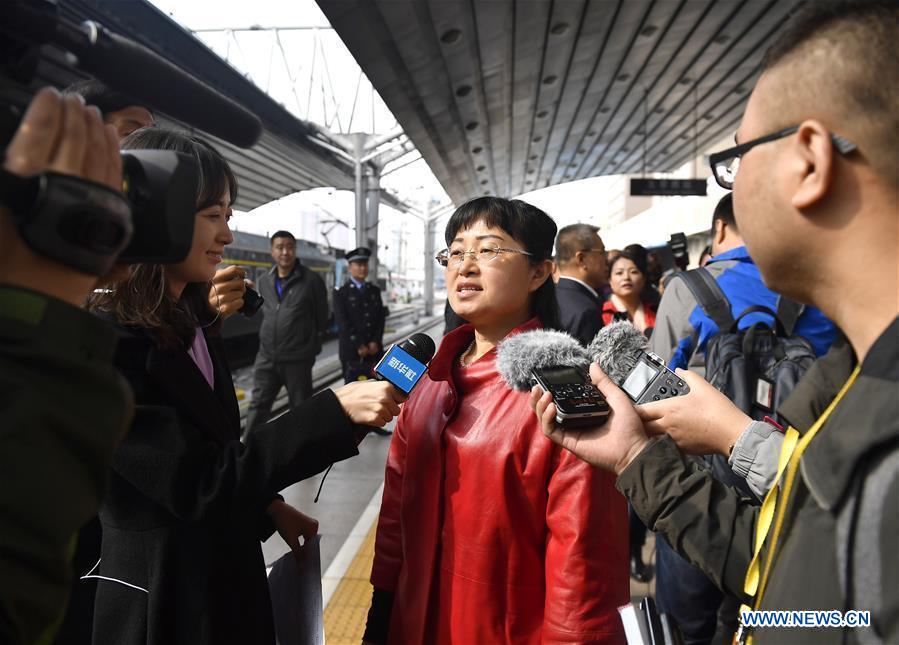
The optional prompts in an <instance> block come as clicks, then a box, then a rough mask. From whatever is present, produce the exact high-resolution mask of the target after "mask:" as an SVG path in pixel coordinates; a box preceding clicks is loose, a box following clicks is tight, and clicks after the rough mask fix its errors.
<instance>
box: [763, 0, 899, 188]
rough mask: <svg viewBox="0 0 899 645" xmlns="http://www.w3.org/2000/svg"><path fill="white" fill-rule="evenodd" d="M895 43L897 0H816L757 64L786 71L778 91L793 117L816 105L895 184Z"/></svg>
mask: <svg viewBox="0 0 899 645" xmlns="http://www.w3.org/2000/svg"><path fill="white" fill-rule="evenodd" d="M897 42H899V3H897V2H896V0H814V1H813V2H806V3H804V5H803V6H802V7H801V8H800V9H799V10H798V11H797V12H796V13H795V15H794V16H793V17H792V18H791V19H790V21H789V22H788V23H787V25H786V26H785V27H784V30H783V31H782V32H781V33H780V35H779V36H778V37H777V39H776V40H775V42H774V44H773V45H772V46H771V47H770V48H769V49H768V51H767V52H766V54H765V57H764V60H763V62H762V69H763V72H765V73H768V72H770V71H772V70H773V68H777V69H780V68H781V67H783V68H785V69H789V72H788V74H787V76H786V77H785V78H784V79H783V82H782V85H781V87H779V88H777V90H776V93H777V94H778V95H779V96H780V100H781V101H783V102H785V104H786V105H787V106H794V109H798V110H799V113H798V114H797V115H796V116H798V117H800V118H809V117H811V116H813V115H811V114H804V112H805V110H806V109H809V108H811V107H812V106H815V105H821V106H822V109H823V110H824V111H826V112H827V113H828V114H829V116H831V118H832V119H834V123H833V127H834V128H835V129H836V134H840V135H842V136H848V137H850V138H852V140H853V143H856V144H857V145H858V147H859V150H860V152H861V154H863V155H864V156H865V157H866V158H867V160H868V162H869V163H870V164H871V166H872V168H873V169H874V170H875V172H877V173H878V174H879V175H880V176H881V177H882V178H884V179H885V180H886V181H887V182H889V183H890V184H892V185H893V186H899V154H897V151H896V143H895V133H896V132H897V131H899V110H897V109H896V106H897V104H899V98H897V90H896V88H897V85H896V79H897V78H899V56H897V55H896V43H897ZM769 112H772V113H776V112H777V110H776V108H775V107H772V106H769ZM772 116H774V117H775V118H773V119H771V121H772V124H771V125H772V126H773V125H774V123H773V121H776V120H777V119H776V116H777V115H776V114H772ZM778 125H781V126H787V125H791V124H789V123H783V124H778ZM850 126H851V127H850ZM846 130H850V132H847V131H846Z"/></svg>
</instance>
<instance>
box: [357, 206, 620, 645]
mask: <svg viewBox="0 0 899 645" xmlns="http://www.w3.org/2000/svg"><path fill="white" fill-rule="evenodd" d="M555 233H556V226H555V223H554V222H553V221H552V219H550V218H549V216H548V215H546V213H544V212H542V211H540V210H539V209H537V208H535V207H533V206H531V205H529V204H526V203H524V202H521V201H517V200H515V201H509V200H505V199H500V198H489V197H484V198H479V199H476V200H473V201H470V202H468V203H467V204H464V205H463V206H461V207H460V208H459V209H458V210H457V211H456V212H455V213H454V214H453V216H452V218H451V219H450V221H449V223H448V224H447V228H446V242H447V245H448V246H449V248H448V249H447V250H446V251H443V252H442V253H441V254H440V255H439V256H438V260H439V261H440V263H441V264H444V265H445V266H446V284H447V290H448V293H449V300H450V304H451V305H452V308H453V311H455V312H456V313H458V314H459V315H460V316H462V317H463V318H464V319H466V320H468V321H469V323H470V324H467V325H463V326H462V327H459V328H458V329H456V330H454V331H452V332H450V333H449V334H448V335H447V336H446V337H445V338H444V340H443V342H442V344H441V346H440V349H439V351H438V352H437V354H436V355H435V357H434V359H433V360H432V361H431V364H430V366H429V371H428V374H427V376H426V377H425V378H424V379H423V380H422V382H420V383H419V385H418V387H417V388H416V389H415V391H414V392H413V393H412V396H411V397H410V399H409V401H408V402H407V403H406V404H405V405H404V406H403V411H402V413H401V415H400V418H399V420H398V422H397V426H396V431H395V432H394V435H393V440H392V442H391V446H390V453H389V456H388V459H387V469H386V475H385V484H384V497H383V500H382V503H381V515H380V520H379V523H378V533H377V541H376V544H375V561H374V566H373V568H372V575H371V581H372V584H373V585H374V587H375V590H374V596H373V602H372V609H371V611H370V613H369V621H368V626H367V629H366V634H365V640H366V641H368V642H375V643H383V642H390V643H404V644H405V643H503V642H512V643H540V642H565V643H620V642H623V640H624V635H623V632H622V628H621V621H620V619H619V617H618V612H617V607H618V606H620V605H622V604H625V603H627V602H628V600H629V586H628V573H627V554H628V547H627V510H626V505H625V502H624V499H623V498H622V497H621V495H620V494H619V493H618V492H617V491H616V490H615V486H614V481H613V478H612V477H610V476H608V475H606V474H604V473H602V472H600V471H598V470H595V469H592V468H590V467H588V466H586V465H585V464H584V463H582V462H580V461H579V460H577V459H575V458H572V457H571V456H570V454H569V453H567V452H565V451H562V450H560V449H559V448H558V447H557V446H554V445H553V444H551V443H550V442H549V441H547V440H546V438H545V437H544V436H543V435H542V433H541V430H540V426H539V424H538V423H537V420H536V417H534V415H533V413H532V412H531V411H530V408H529V406H528V401H527V393H522V392H515V391H513V390H511V389H510V388H509V387H508V386H507V385H506V384H505V383H504V382H503V380H502V379H501V377H500V375H499V373H498V371H497V368H496V346H497V344H498V343H499V342H500V341H501V340H502V339H503V338H506V337H507V336H509V335H511V334H516V333H519V332H521V331H525V330H528V329H534V328H539V327H541V326H544V327H553V326H557V325H558V308H557V305H556V303H555V293H554V286H553V283H552V280H550V279H549V277H550V272H551V269H552V264H551V262H550V260H549V258H550V255H551V253H552V244H553V239H554V237H555Z"/></svg>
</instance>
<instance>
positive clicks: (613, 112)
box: [318, 0, 798, 203]
mask: <svg viewBox="0 0 899 645" xmlns="http://www.w3.org/2000/svg"><path fill="white" fill-rule="evenodd" d="M318 4H319V6H320V7H321V9H322V11H323V12H324V13H325V15H326V16H327V18H328V20H329V21H330V22H331V25H332V26H333V27H334V28H335V29H336V30H337V32H338V33H339V35H340V36H341V38H342V39H343V41H344V42H345V43H346V45H347V47H348V48H349V50H350V51H351V52H352V53H353V55H354V56H355V58H356V60H357V61H358V62H359V64H360V65H361V67H362V69H363V71H364V72H365V73H366V74H367V76H368V77H369V79H370V80H371V82H372V84H373V85H374V87H375V89H377V91H378V92H379V93H380V95H381V97H382V98H383V99H384V101H385V103H386V104H387V106H388V107H389V108H390V109H391V111H392V112H393V114H394V115H395V116H396V118H397V120H398V121H399V123H400V125H401V126H402V127H403V129H404V130H405V132H406V134H407V135H408V136H409V137H410V138H411V139H412V141H413V143H415V145H416V146H417V148H418V150H419V151H420V152H421V154H422V156H423V157H424V158H425V160H426V161H427V163H428V164H429V165H430V167H431V169H432V170H433V172H434V174H435V175H436V176H437V179H438V180H439V181H440V183H441V184H442V185H443V187H444V189H445V190H446V192H447V193H448V194H449V196H450V198H451V199H452V200H453V201H454V202H456V203H459V202H461V201H464V200H466V199H469V198H471V197H474V196H477V195H483V194H492V195H504V196H513V195H518V194H521V193H524V192H528V191H531V190H535V189H538V188H543V187H545V186H551V185H554V184H559V183H563V182H566V181H572V180H576V179H584V178H587V177H594V176H598V175H615V174H624V173H638V172H642V171H643V170H644V169H645V170H646V171H648V172H670V171H673V170H675V169H676V168H678V167H679V166H681V165H682V164H683V163H684V162H685V161H687V160H688V159H690V158H692V157H693V156H694V155H695V154H696V153H697V152H698V153H701V152H702V151H703V150H705V149H707V147H708V146H711V145H714V144H715V143H716V142H717V141H720V140H721V138H723V137H725V136H727V134H728V133H729V132H732V131H734V130H735V129H736V128H737V126H738V124H739V120H740V117H741V114H742V112H743V108H744V106H745V104H746V100H747V98H748V96H749V93H750V91H751V89H752V87H753V84H754V81H755V79H756V78H757V76H758V71H759V63H760V61H761V58H762V55H763V53H764V51H765V50H766V48H767V47H768V45H769V44H770V43H771V42H772V39H773V37H774V36H775V34H776V33H777V31H778V30H779V29H780V28H781V26H782V25H783V23H784V21H785V19H786V18H787V16H788V14H789V13H790V12H791V11H792V10H793V9H794V7H796V5H797V4H798V3H797V2H795V1H794V0H787V1H785V2H781V1H777V0H758V1H753V2H735V1H732V0H725V1H718V2H714V1H709V0H656V1H652V0H557V1H554V2H551V1H548V0H495V1H489V2H480V1H476V0H471V1H461V0H459V1H452V2H448V1H447V0H318ZM644 148H645V153H644ZM644 155H645V166H644Z"/></svg>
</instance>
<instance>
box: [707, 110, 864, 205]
mask: <svg viewBox="0 0 899 645" xmlns="http://www.w3.org/2000/svg"><path fill="white" fill-rule="evenodd" d="M798 130H799V126H798V125H792V126H790V127H789V128H784V129H783V130H778V131H777V132H772V133H771V134H766V135H765V136H763V137H759V138H758V139H753V140H752V141H747V142H746V143H741V144H740V145H736V146H734V147H733V148H728V149H727V150H722V151H721V152H716V153H715V154H713V155H710V156H709V165H710V166H711V167H712V174H713V175H714V176H715V181H716V182H718V185H719V186H721V187H722V188H725V189H727V190H733V187H734V179H735V178H736V176H737V171H738V170H739V169H740V157H742V156H743V155H745V154H746V153H747V152H749V151H750V150H752V149H753V148H755V147H756V146H758V145H761V144H763V143H768V142H770V141H777V140H778V139H783V138H784V137H788V136H790V135H791V134H793V133H794V132H797V131H798ZM830 140H831V141H833V145H834V147H835V148H836V149H837V151H838V152H840V153H841V154H844V155H848V154H849V153H850V152H852V151H853V150H855V149H856V148H857V147H858V146H856V145H855V144H854V143H853V142H852V141H850V140H849V139H847V138H845V137H841V136H840V135H838V134H833V133H831V135H830Z"/></svg>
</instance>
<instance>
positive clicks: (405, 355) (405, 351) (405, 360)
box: [374, 334, 436, 394]
mask: <svg viewBox="0 0 899 645" xmlns="http://www.w3.org/2000/svg"><path fill="white" fill-rule="evenodd" d="M435 350H436V348H435V347H434V341H433V340H431V337H430V336H428V335H427V334H412V335H411V336H409V338H407V339H405V340H403V341H400V342H399V343H394V344H393V345H391V346H390V348H389V349H388V350H387V352H386V353H385V354H384V356H382V357H381V360H380V361H378V364H377V365H375V370H374V371H375V377H376V378H377V379H378V380H379V381H387V382H388V383H390V384H391V385H393V386H394V387H395V388H397V389H398V390H400V391H401V392H403V393H404V394H409V393H410V392H411V391H412V388H414V387H415V386H416V385H417V384H418V382H419V381H420V380H421V377H422V376H424V374H425V372H427V371H428V363H429V362H430V361H431V359H432V358H434V351H435Z"/></svg>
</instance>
